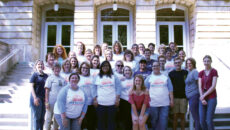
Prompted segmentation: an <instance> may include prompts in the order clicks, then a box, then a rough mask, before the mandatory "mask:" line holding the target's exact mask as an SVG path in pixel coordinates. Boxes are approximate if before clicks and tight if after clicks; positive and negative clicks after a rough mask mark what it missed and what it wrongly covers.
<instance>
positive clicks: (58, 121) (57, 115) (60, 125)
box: [54, 114, 69, 130]
mask: <svg viewBox="0 0 230 130" xmlns="http://www.w3.org/2000/svg"><path fill="white" fill-rule="evenodd" d="M54 118H55V120H56V121H57V123H58V125H59V127H60V130H65V129H67V127H64V125H63V124H62V118H61V115H60V114H54ZM67 120H68V119H67ZM68 123H69V120H68Z"/></svg>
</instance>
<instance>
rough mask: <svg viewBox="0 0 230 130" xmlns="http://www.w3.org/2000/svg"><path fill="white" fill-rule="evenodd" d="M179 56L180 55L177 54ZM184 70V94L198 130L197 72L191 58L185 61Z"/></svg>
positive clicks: (194, 62)
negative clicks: (186, 72) (185, 74)
mask: <svg viewBox="0 0 230 130" xmlns="http://www.w3.org/2000/svg"><path fill="white" fill-rule="evenodd" d="M179 54H180V53H179ZM186 68H187V70H188V75H187V78H186V80H185V84H186V86H185V94H186V97H187V98H188V102H189V109H190V111H191V113H192V117H193V120H194V121H195V130H200V129H201V126H200V119H199V97H200V95H199V89H198V71H197V70H196V61H195V59H193V58H188V59H187V60H186Z"/></svg>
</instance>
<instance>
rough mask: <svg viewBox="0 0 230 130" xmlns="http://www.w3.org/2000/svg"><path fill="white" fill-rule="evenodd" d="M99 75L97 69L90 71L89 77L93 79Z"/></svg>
mask: <svg viewBox="0 0 230 130" xmlns="http://www.w3.org/2000/svg"><path fill="white" fill-rule="evenodd" d="M98 74H99V69H90V75H91V76H93V77H94V78H95V77H96V76H97V75H98Z"/></svg>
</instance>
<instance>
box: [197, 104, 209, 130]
mask: <svg viewBox="0 0 230 130" xmlns="http://www.w3.org/2000/svg"><path fill="white" fill-rule="evenodd" d="M206 110H207V105H203V104H202V103H201V101H199V114H200V125H201V128H202V130H207V129H208V128H207V124H206Z"/></svg>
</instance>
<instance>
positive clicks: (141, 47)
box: [139, 44, 145, 54]
mask: <svg viewBox="0 0 230 130" xmlns="http://www.w3.org/2000/svg"><path fill="white" fill-rule="evenodd" d="M144 50H145V46H144V45H142V44H140V45H139V52H140V53H141V54H144Z"/></svg>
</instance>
